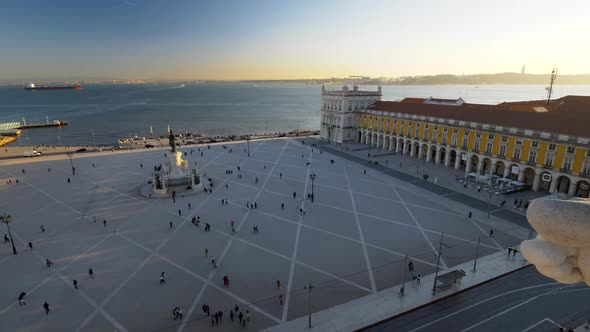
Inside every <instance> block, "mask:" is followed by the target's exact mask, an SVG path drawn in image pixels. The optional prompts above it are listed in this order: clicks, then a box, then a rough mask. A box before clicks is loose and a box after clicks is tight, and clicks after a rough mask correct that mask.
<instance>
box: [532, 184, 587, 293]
mask: <svg viewBox="0 0 590 332" xmlns="http://www.w3.org/2000/svg"><path fill="white" fill-rule="evenodd" d="M527 219H528V220H529V223H530V224H531V226H532V227H533V228H534V229H535V231H537V233H538V234H539V235H538V236H537V237H536V238H535V239H533V240H528V241H524V242H522V246H521V249H522V255H523V256H524V257H525V258H526V259H527V261H529V262H530V263H532V264H534V265H535V266H536V267H537V270H538V271H539V272H540V273H541V274H543V275H545V276H547V277H549V278H552V279H555V280H556V281H558V282H560V283H564V284H573V283H577V282H580V281H583V282H585V283H586V284H588V285H590V199H586V198H569V199H568V198H567V196H565V195H563V194H558V195H553V196H547V197H543V198H539V199H536V200H533V201H532V202H531V204H530V205H529V208H528V209H527Z"/></svg>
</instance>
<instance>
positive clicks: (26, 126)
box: [16, 120, 68, 129]
mask: <svg viewBox="0 0 590 332" xmlns="http://www.w3.org/2000/svg"><path fill="white" fill-rule="evenodd" d="M67 125H68V122H67V121H60V120H55V121H53V122H42V123H31V124H26V123H23V124H22V125H20V126H18V127H16V129H29V128H46V127H63V126H67Z"/></svg>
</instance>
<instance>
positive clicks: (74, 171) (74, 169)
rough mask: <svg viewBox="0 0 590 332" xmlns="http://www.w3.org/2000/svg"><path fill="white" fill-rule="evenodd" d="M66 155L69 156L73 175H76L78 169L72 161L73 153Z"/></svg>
mask: <svg viewBox="0 0 590 332" xmlns="http://www.w3.org/2000/svg"><path fill="white" fill-rule="evenodd" d="M66 154H67V155H68V157H70V165H72V175H76V168H75V167H74V162H73V161H72V153H71V152H67V153H66Z"/></svg>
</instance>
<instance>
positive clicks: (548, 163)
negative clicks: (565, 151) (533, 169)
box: [545, 153, 553, 168]
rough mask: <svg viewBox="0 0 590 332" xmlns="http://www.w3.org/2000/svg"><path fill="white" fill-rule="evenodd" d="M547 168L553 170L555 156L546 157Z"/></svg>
mask: <svg viewBox="0 0 590 332" xmlns="http://www.w3.org/2000/svg"><path fill="white" fill-rule="evenodd" d="M545 167H549V168H553V154H551V153H548V154H547V156H546V157H545Z"/></svg>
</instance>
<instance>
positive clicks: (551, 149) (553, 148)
mask: <svg viewBox="0 0 590 332" xmlns="http://www.w3.org/2000/svg"><path fill="white" fill-rule="evenodd" d="M548 149H549V151H555V144H553V143H551V144H549V148H548Z"/></svg>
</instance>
